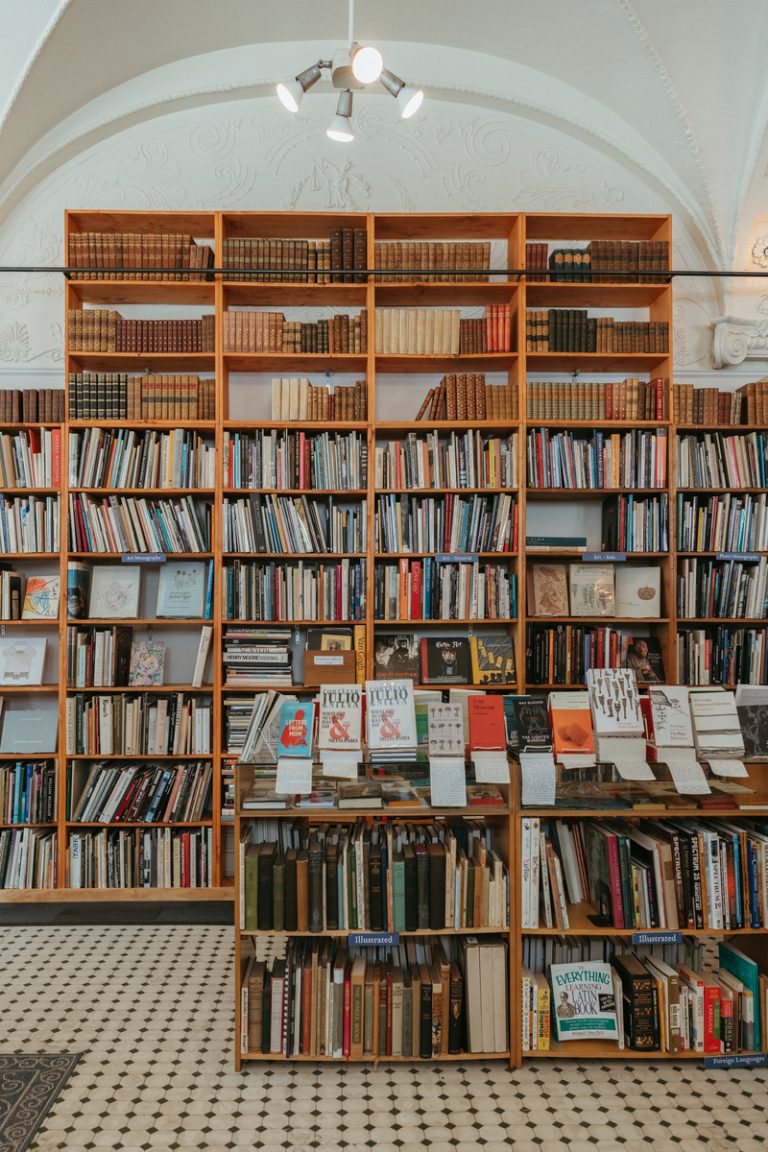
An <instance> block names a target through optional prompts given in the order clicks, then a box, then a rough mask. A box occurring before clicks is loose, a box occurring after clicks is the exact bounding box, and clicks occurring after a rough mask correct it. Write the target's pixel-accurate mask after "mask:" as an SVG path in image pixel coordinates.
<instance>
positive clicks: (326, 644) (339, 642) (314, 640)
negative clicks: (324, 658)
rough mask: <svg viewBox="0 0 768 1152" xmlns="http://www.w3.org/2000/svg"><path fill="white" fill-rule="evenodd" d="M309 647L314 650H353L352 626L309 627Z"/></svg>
mask: <svg viewBox="0 0 768 1152" xmlns="http://www.w3.org/2000/svg"><path fill="white" fill-rule="evenodd" d="M307 648H309V649H311V650H312V651H313V652H351V651H352V630H351V629H350V628H308V629H307Z"/></svg>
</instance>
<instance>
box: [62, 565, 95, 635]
mask: <svg viewBox="0 0 768 1152" xmlns="http://www.w3.org/2000/svg"><path fill="white" fill-rule="evenodd" d="M90 590H91V569H90V566H89V565H88V564H83V563H82V562H81V561H79V560H70V562H69V564H68V566H67V616H68V617H69V619H70V620H86V619H87V617H88V599H89V596H90Z"/></svg>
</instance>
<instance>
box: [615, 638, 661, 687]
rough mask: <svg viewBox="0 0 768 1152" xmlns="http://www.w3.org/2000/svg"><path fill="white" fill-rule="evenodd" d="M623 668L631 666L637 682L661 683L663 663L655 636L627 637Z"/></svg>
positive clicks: (659, 646) (659, 645)
mask: <svg viewBox="0 0 768 1152" xmlns="http://www.w3.org/2000/svg"><path fill="white" fill-rule="evenodd" d="M626 643H627V656H626V660H625V661H624V666H625V668H631V669H632V670H633V672H634V673H635V675H636V676H637V682H638V684H663V683H664V663H663V661H662V659H661V644H660V643H659V640H658V638H657V637H656V636H635V637H634V638H633V637H632V636H628V637H627V641H626Z"/></svg>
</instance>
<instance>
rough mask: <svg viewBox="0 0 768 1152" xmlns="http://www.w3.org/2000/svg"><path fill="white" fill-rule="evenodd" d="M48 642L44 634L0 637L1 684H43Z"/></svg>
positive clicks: (16, 685) (10, 685)
mask: <svg viewBox="0 0 768 1152" xmlns="http://www.w3.org/2000/svg"><path fill="white" fill-rule="evenodd" d="M47 643H48V641H47V640H46V638H45V637H44V636H29V637H27V636H3V637H0V684H3V685H7V686H8V687H19V688H21V687H24V685H27V684H42V682H43V665H44V663H45V650H46V646H47Z"/></svg>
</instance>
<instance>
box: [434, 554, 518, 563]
mask: <svg viewBox="0 0 768 1152" xmlns="http://www.w3.org/2000/svg"><path fill="white" fill-rule="evenodd" d="M499 555H500V556H503V555H504V553H503V552H500V553H499ZM435 561H436V563H438V564H478V563H479V562H480V557H479V556H478V554H477V553H476V552H437V553H436V555H435Z"/></svg>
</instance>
